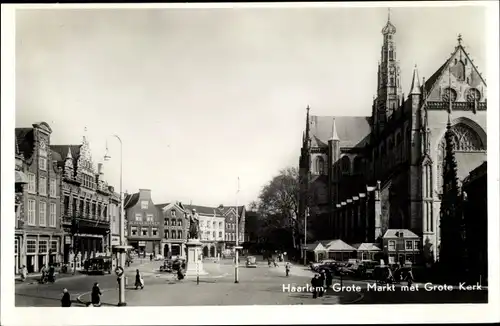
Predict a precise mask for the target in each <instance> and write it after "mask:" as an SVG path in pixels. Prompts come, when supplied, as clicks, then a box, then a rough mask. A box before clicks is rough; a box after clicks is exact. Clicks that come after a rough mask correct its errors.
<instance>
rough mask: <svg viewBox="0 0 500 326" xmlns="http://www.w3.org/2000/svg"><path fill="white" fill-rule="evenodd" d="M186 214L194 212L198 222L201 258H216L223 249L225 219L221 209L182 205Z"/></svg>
mask: <svg viewBox="0 0 500 326" xmlns="http://www.w3.org/2000/svg"><path fill="white" fill-rule="evenodd" d="M183 206H184V208H185V209H186V212H189V213H191V212H192V211H193V209H194V210H196V213H197V214H198V218H199V220H200V240H201V242H203V257H205V258H206V257H217V254H220V253H221V252H222V250H223V248H224V240H225V217H224V212H223V211H222V210H221V209H218V208H213V207H206V206H195V205H183Z"/></svg>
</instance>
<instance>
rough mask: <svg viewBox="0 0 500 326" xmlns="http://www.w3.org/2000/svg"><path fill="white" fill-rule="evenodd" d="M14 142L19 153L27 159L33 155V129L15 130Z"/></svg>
mask: <svg viewBox="0 0 500 326" xmlns="http://www.w3.org/2000/svg"><path fill="white" fill-rule="evenodd" d="M16 140H17V146H18V147H19V151H20V153H22V154H23V155H24V158H26V159H28V158H30V157H31V155H33V146H34V141H35V139H34V133H33V128H16Z"/></svg>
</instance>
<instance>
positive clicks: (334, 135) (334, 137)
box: [330, 118, 340, 140]
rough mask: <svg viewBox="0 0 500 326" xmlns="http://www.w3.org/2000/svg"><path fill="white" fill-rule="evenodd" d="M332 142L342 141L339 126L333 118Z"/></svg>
mask: <svg viewBox="0 0 500 326" xmlns="http://www.w3.org/2000/svg"><path fill="white" fill-rule="evenodd" d="M330 140H340V138H339V135H337V126H336V124H335V118H333V122H332V135H331V137H330Z"/></svg>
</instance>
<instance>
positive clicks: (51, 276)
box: [47, 264, 56, 283]
mask: <svg viewBox="0 0 500 326" xmlns="http://www.w3.org/2000/svg"><path fill="white" fill-rule="evenodd" d="M47 280H48V281H49V282H50V283H54V282H55V281H56V268H55V267H54V265H52V264H51V265H50V267H49V271H48V276H47Z"/></svg>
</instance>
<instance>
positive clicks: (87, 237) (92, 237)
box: [64, 219, 109, 270]
mask: <svg viewBox="0 0 500 326" xmlns="http://www.w3.org/2000/svg"><path fill="white" fill-rule="evenodd" d="M76 220H77V221H75V222H76V223H74V224H73V229H72V230H68V231H72V232H73V233H69V234H67V235H66V237H65V254H64V259H65V261H64V262H65V263H67V264H69V265H70V267H71V268H75V264H76V269H77V270H78V269H81V268H82V266H83V265H84V262H85V261H86V260H87V259H90V258H94V257H99V256H105V255H106V249H107V247H108V243H109V240H108V239H109V222H106V221H95V220H86V219H76ZM68 238H69V240H68ZM68 242H70V243H68Z"/></svg>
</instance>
